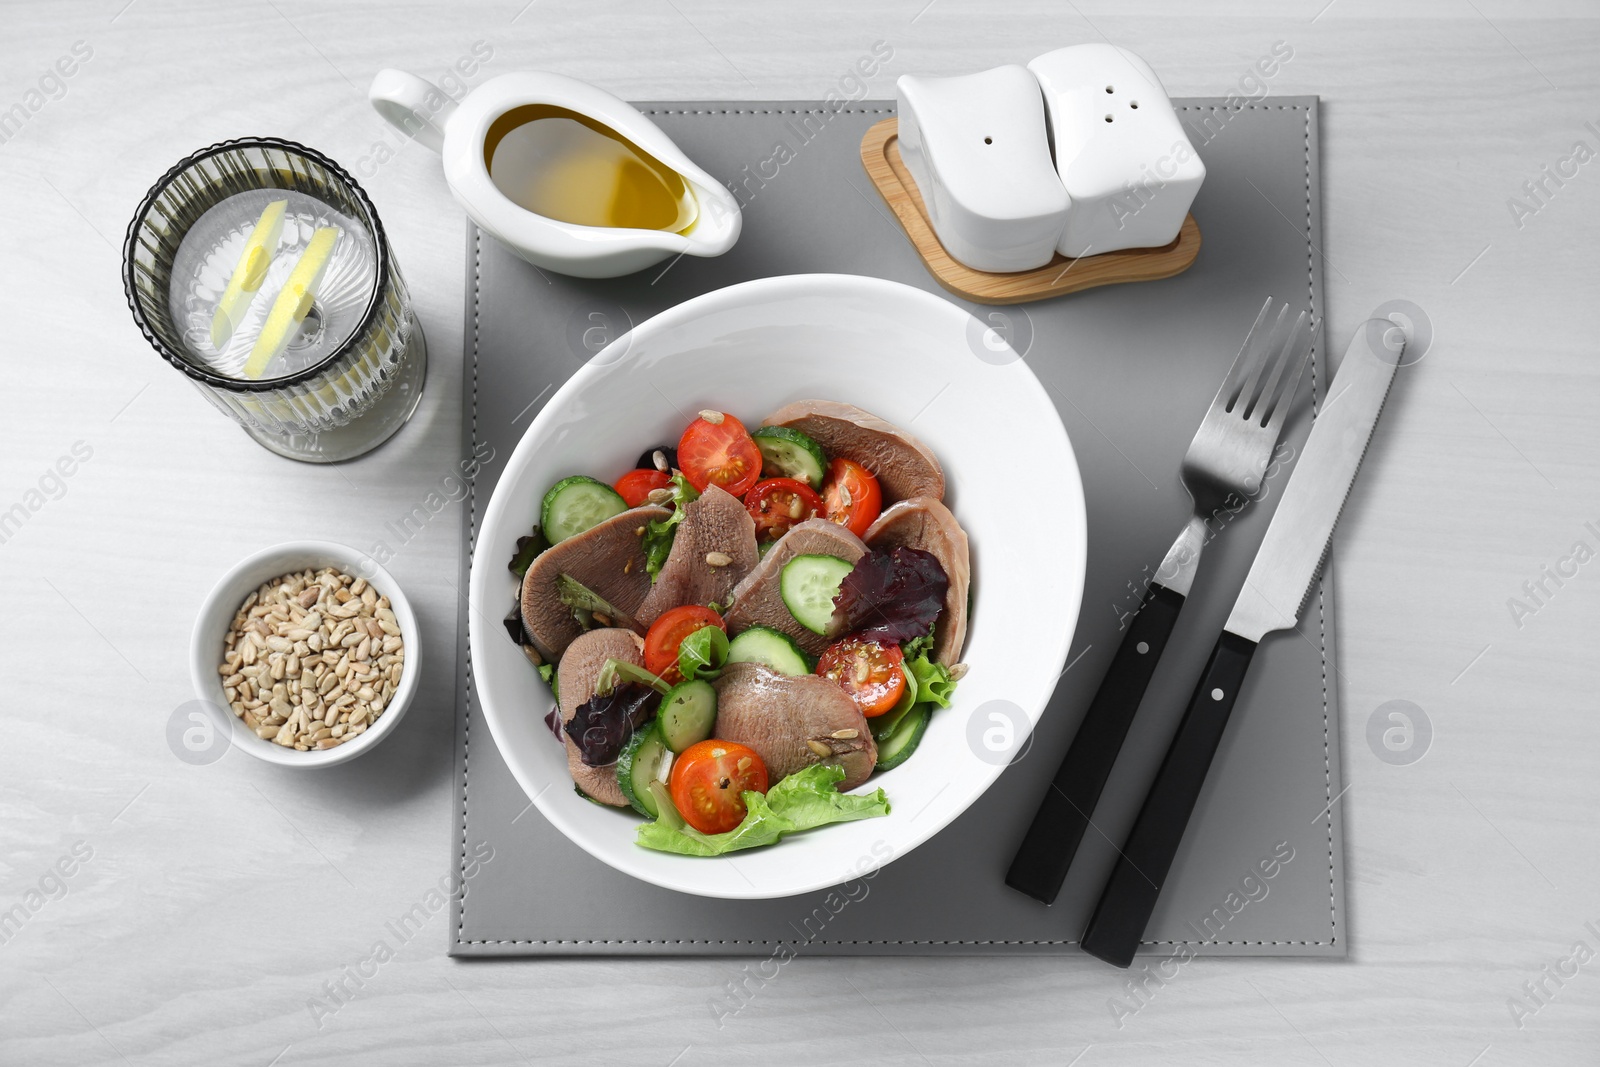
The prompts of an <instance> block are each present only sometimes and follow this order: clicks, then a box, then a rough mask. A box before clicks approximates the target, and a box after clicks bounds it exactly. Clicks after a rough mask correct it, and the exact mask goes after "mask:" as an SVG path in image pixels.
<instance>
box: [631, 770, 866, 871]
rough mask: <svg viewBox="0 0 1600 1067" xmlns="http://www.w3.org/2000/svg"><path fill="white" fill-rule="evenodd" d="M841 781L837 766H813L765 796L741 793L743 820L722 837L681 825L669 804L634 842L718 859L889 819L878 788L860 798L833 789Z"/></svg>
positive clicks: (772, 789)
mask: <svg viewBox="0 0 1600 1067" xmlns="http://www.w3.org/2000/svg"><path fill="white" fill-rule="evenodd" d="M843 780H844V768H843V767H838V766H834V765H832V764H826V763H817V764H813V765H812V766H810V767H807V768H805V769H804V770H799V771H796V772H795V773H793V774H791V775H789V777H787V778H785V779H783V780H782V781H780V782H779V783H778V784H777V785H775V786H773V787H772V788H771V789H769V790H767V794H766V796H762V795H761V794H760V793H756V792H753V791H751V792H746V793H745V794H744V803H745V816H744V821H743V822H741V823H740V824H739V825H738V826H735V827H734V828H733V829H732V830H729V831H728V832H727V833H723V834H702V833H701V832H699V831H698V830H696V829H694V828H693V827H691V826H689V825H688V824H687V823H685V822H684V821H683V817H682V816H680V815H679V814H678V812H677V811H676V810H675V809H674V808H673V807H672V805H671V804H670V803H662V804H660V805H659V806H660V808H661V815H660V817H659V818H657V819H656V821H655V822H647V823H645V824H644V825H642V826H640V827H639V835H638V837H637V838H636V839H635V840H636V843H637V844H639V845H642V846H644V847H645V848H653V849H655V850H656V851H658V852H676V853H677V854H679V855H680V856H720V855H723V854H724V853H728V852H734V851H737V850H739V849H745V848H759V847H760V846H762V845H770V844H772V843H774V842H775V841H777V840H778V839H779V838H781V837H783V835H784V834H792V833H799V832H800V831H802V830H811V829H814V828H816V827H818V826H826V825H828V824H829V823H839V822H854V821H855V820H857V819H874V818H877V817H878V816H880V815H887V814H889V798H888V797H887V796H885V795H884V792H883V790H882V789H877V790H874V791H873V792H871V793H868V794H865V795H862V796H858V795H856V794H854V793H841V792H839V790H838V788H837V786H838V783H839V782H841V781H843ZM663 795H664V791H663V792H662V793H658V795H657V799H658V800H660V799H661V798H662V796H663Z"/></svg>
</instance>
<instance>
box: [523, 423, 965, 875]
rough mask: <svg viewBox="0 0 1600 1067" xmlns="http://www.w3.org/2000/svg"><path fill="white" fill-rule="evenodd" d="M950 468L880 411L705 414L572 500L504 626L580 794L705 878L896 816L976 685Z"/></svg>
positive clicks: (527, 558) (549, 531) (558, 499)
mask: <svg viewBox="0 0 1600 1067" xmlns="http://www.w3.org/2000/svg"><path fill="white" fill-rule="evenodd" d="M944 492H945V478H944V472H943V470H942V468H941V467H940V466H939V461H938V460H937V459H936V458H935V457H934V455H933V453H932V452H930V451H929V450H928V449H927V448H926V447H925V446H924V445H923V444H922V443H921V442H920V441H918V440H917V439H916V438H915V437H913V436H912V435H910V434H909V433H906V432H905V431H904V430H902V429H900V428H899V427H897V426H894V425H893V424H891V423H888V422H886V421H884V420H883V419H880V418H878V417H876V416H874V415H872V414H870V413H868V412H866V411H863V410H861V409H860V408H857V407H853V406H851V405H849V404H843V403H838V402H835V401H826V400H802V401H797V402H795V403H793V404H789V405H787V406H785V407H783V408H781V409H780V410H778V411H776V412H773V413H772V414H771V415H769V416H768V417H767V418H766V420H765V421H764V422H763V423H762V424H761V425H760V426H758V427H757V428H755V429H754V430H750V429H747V428H746V426H745V424H744V423H742V422H741V421H740V420H739V419H738V418H736V417H735V416H734V415H732V414H730V413H728V412H724V411H715V410H706V411H702V412H700V413H699V416H698V417H697V418H695V419H694V421H693V422H691V423H690V424H689V426H688V427H687V428H686V429H685V430H684V432H683V435H682V436H681V437H680V438H679V440H678V442H677V444H676V446H669V445H661V446H659V447H655V448H649V449H646V450H645V451H644V452H643V453H642V454H641V455H640V457H639V461H638V464H637V466H636V467H635V468H634V469H632V470H629V471H626V472H625V473H623V474H622V475H621V476H620V477H618V478H616V479H615V481H613V482H611V483H610V484H607V483H606V482H604V481H601V480H599V479H596V478H593V477H590V476H588V475H583V474H577V475H573V476H571V477H567V478H563V479H561V480H560V481H558V482H557V483H556V484H555V485H553V486H551V487H550V489H549V490H548V491H547V492H546V493H545V495H544V499H543V501H542V503H541V506H540V518H539V524H538V526H536V527H535V528H534V529H533V531H532V532H531V533H530V534H529V535H528V536H527V537H524V538H521V539H520V540H519V541H518V544H517V551H516V554H515V556H514V557H513V558H512V560H511V563H510V566H511V570H512V572H513V573H514V574H516V575H517V576H518V577H519V578H520V579H521V581H522V587H521V592H520V595H519V597H518V602H517V605H516V607H515V608H514V609H513V611H512V613H511V614H510V615H509V616H508V617H507V619H506V627H507V631H508V632H509V633H510V635H511V638H512V640H514V641H516V642H517V643H518V644H519V645H521V646H522V648H523V650H524V652H525V653H526V654H527V656H528V658H529V660H530V661H531V662H532V663H533V664H534V666H535V667H536V668H537V669H538V670H539V673H540V674H541V675H542V676H543V678H544V679H545V681H546V682H547V683H548V684H549V685H550V688H551V691H552V692H553V693H554V694H555V696H556V700H557V706H556V708H555V709H554V710H552V711H551V712H550V714H549V715H548V716H547V717H546V723H547V725H548V726H549V727H550V730H551V732H552V733H553V734H554V735H555V737H556V739H557V740H558V741H560V743H562V744H563V745H565V746H566V750H567V767H568V770H569V771H570V772H571V774H572V780H573V784H574V786H575V788H576V789H577V791H578V793H579V794H580V795H582V796H584V797H587V798H588V799H590V800H592V801H594V802H596V803H599V804H604V805H609V806H612V807H616V808H621V809H629V810H632V811H633V812H636V813H637V814H638V815H641V816H643V817H644V819H645V820H646V821H645V822H643V823H642V824H641V825H640V827H639V829H638V835H637V838H636V840H637V843H638V844H639V845H641V846H643V847H645V848H651V849H658V850H660V851H665V852H674V853H679V854H682V855H691V856H715V855H720V854H723V853H726V852H731V851H733V850H736V849H743V848H752V847H756V846H761V845H769V844H772V843H774V842H776V841H778V840H779V839H780V838H782V837H783V836H784V835H786V834H790V833H796V832H799V831H802V830H809V829H813V828H815V827H819V826H824V825H827V824H830V823H838V822H848V821H852V820H855V819H866V818H874V817H877V816H882V815H887V814H888V813H889V800H888V797H887V796H886V795H885V793H884V791H883V790H882V789H881V788H879V789H875V790H873V791H871V792H865V793H853V792H850V790H853V789H856V788H857V787H859V786H862V785H865V784H866V783H867V782H868V780H869V779H870V778H871V777H872V776H873V775H874V774H876V773H878V772H880V771H887V770H891V769H893V768H895V767H898V766H900V765H901V764H902V763H904V762H905V761H906V760H908V759H910V758H911V756H912V755H913V754H914V753H915V752H916V749H917V746H918V745H919V744H920V743H921V741H922V738H923V735H924V734H925V732H926V731H927V728H928V722H929V720H930V719H931V717H932V716H933V714H934V712H935V710H936V709H938V708H947V707H949V706H950V698H951V694H952V693H953V692H954V690H955V687H956V683H957V682H958V681H959V680H960V678H961V677H962V675H963V674H965V672H966V666H965V664H963V663H961V662H960V657H961V649H962V645H963V644H964V642H965V639H966V615H967V591H968V586H969V583H970V574H971V569H970V564H969V559H968V546H967V536H966V534H965V533H964V532H963V531H962V529H961V526H960V524H959V523H957V522H956V519H955V516H954V515H953V514H951V512H950V509H949V508H947V507H946V506H945V504H944V502H943V498H944Z"/></svg>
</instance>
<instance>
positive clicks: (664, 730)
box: [656, 678, 717, 752]
mask: <svg viewBox="0 0 1600 1067" xmlns="http://www.w3.org/2000/svg"><path fill="white" fill-rule="evenodd" d="M656 722H658V723H660V724H661V739H662V740H663V741H664V742H665V743H666V746H667V747H668V748H669V749H671V750H672V751H673V752H682V751H683V750H684V749H686V748H688V747H689V746H690V745H692V744H695V743H696V742H698V741H704V740H705V739H706V738H708V737H710V736H711V728H712V727H713V726H715V725H716V722H717V691H716V690H715V689H713V688H711V683H710V682H708V681H706V680H705V679H703V678H696V679H694V680H693V681H688V682H681V683H679V684H678V685H675V686H673V687H672V691H671V692H669V693H668V694H667V695H666V696H664V697H662V698H661V707H660V708H659V709H658V710H657V711H656Z"/></svg>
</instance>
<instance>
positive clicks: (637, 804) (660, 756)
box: [617, 686, 710, 819]
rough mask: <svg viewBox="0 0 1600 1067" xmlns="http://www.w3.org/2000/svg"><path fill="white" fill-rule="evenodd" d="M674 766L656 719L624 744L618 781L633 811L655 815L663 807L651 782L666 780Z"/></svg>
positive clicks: (637, 731) (648, 815) (618, 766)
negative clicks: (659, 804)
mask: <svg viewBox="0 0 1600 1067" xmlns="http://www.w3.org/2000/svg"><path fill="white" fill-rule="evenodd" d="M707 688H708V689H709V688H710V687H709V686H707ZM671 769H672V753H671V752H670V751H669V750H668V749H667V742H666V740H665V739H664V738H663V737H662V736H661V727H660V724H659V720H657V721H655V722H652V723H650V725H648V726H644V727H641V728H640V729H638V730H635V731H634V732H633V737H631V738H629V740H628V743H627V744H626V745H624V746H623V749H622V755H620V756H618V757H617V784H618V785H619V786H621V787H622V795H623V797H624V798H625V799H626V800H627V801H628V803H629V804H632V805H633V810H634V811H637V812H638V813H639V814H640V815H643V816H645V817H647V818H651V819H653V818H655V817H656V815H657V813H658V812H659V811H660V809H659V808H658V807H657V806H656V798H655V795H654V794H653V793H651V792H650V783H651V782H664V781H666V780H667V772H668V771H669V770H671Z"/></svg>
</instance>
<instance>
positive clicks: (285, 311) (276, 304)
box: [244, 226, 340, 378]
mask: <svg viewBox="0 0 1600 1067" xmlns="http://www.w3.org/2000/svg"><path fill="white" fill-rule="evenodd" d="M339 232H340V231H339V228H338V227H337V226H319V227H317V232H316V233H313V234H312V235H311V240H310V241H309V242H307V243H306V250H305V251H304V252H302V253H300V262H298V263H296V264H295V265H294V270H293V271H292V272H291V273H290V274H289V280H288V281H286V282H284V283H283V288H282V289H280V290H278V298H277V299H276V300H274V301H273V302H272V310H271V311H269V312H268V313H267V321H266V324H265V325H263V326H262V327H261V336H260V337H257V338H256V343H255V347H254V348H252V349H250V358H249V359H248V360H246V361H245V365H244V376H245V377H246V378H259V377H261V374H262V372H263V371H265V370H266V369H267V364H268V363H271V362H272V360H273V357H275V356H277V355H278V354H279V353H280V352H282V351H283V350H284V348H285V347H286V346H287V345H288V344H289V338H290V337H292V336H294V332H295V331H296V330H297V329H299V328H300V324H301V323H302V322H304V321H305V318H306V315H308V314H309V313H310V311H311V304H312V302H313V301H314V300H315V299H316V296H317V286H318V285H321V284H322V276H323V274H324V273H326V272H327V270H328V261H329V260H330V259H331V258H332V257H333V246H334V245H335V244H336V243H338V240H339Z"/></svg>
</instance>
